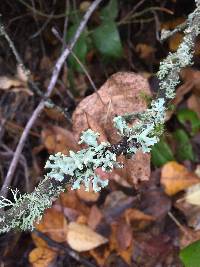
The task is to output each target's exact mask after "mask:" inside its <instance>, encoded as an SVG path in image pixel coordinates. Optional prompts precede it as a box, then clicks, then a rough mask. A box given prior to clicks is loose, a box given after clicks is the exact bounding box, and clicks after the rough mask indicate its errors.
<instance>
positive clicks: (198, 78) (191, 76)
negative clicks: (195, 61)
mask: <svg viewBox="0 0 200 267" xmlns="http://www.w3.org/2000/svg"><path fill="white" fill-rule="evenodd" d="M181 78H182V79H183V81H184V83H185V85H187V86H188V87H192V89H193V92H194V93H195V94H197V95H199V96H200V71H198V70H195V69H192V68H185V69H183V70H182V71H181Z"/></svg>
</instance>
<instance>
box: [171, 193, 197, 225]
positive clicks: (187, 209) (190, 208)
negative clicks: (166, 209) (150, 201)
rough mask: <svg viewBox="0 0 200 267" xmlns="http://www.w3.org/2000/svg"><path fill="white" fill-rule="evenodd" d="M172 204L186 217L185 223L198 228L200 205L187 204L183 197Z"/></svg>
mask: <svg viewBox="0 0 200 267" xmlns="http://www.w3.org/2000/svg"><path fill="white" fill-rule="evenodd" d="M174 206H175V207H176V208H177V209H179V210H180V211H181V212H182V213H183V214H184V215H185V218H186V219H187V225H188V226H189V227H192V228H194V229H195V230H200V207H199V206H196V205H192V204H189V203H188V202H187V201H186V200H185V198H182V199H178V200H177V201H176V203H175V204H174Z"/></svg>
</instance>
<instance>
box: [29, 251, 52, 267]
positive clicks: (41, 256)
mask: <svg viewBox="0 0 200 267" xmlns="http://www.w3.org/2000/svg"><path fill="white" fill-rule="evenodd" d="M56 256H57V253H56V252H55V251H53V250H51V249H48V248H42V247H40V248H35V249H33V250H32V251H31V252H30V254H29V262H30V263H31V264H32V267H49V266H50V264H51V263H52V262H53V261H54V260H55V258H56Z"/></svg>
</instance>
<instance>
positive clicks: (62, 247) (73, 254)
mask: <svg viewBox="0 0 200 267" xmlns="http://www.w3.org/2000/svg"><path fill="white" fill-rule="evenodd" d="M33 233H34V234H35V235H37V236H38V237H40V238H42V239H43V240H44V241H46V242H47V244H48V246H50V247H52V248H57V249H59V250H62V251H64V252H66V253H67V254H68V255H69V256H70V257H71V258H73V259H74V260H76V261H78V262H80V263H81V264H83V265H84V266H86V267H96V265H95V264H93V263H91V262H89V261H88V260H86V259H85V258H83V257H81V256H80V255H79V254H78V253H77V252H75V251H73V250H72V249H70V248H68V247H67V246H65V245H63V244H60V243H58V242H56V241H54V240H53V239H51V238H49V237H48V236H47V235H45V234H43V233H42V232H39V231H37V230H34V232H33Z"/></svg>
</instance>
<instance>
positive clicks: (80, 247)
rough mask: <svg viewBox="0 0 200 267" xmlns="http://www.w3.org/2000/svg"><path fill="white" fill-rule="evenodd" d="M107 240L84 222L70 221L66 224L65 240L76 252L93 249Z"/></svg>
mask: <svg viewBox="0 0 200 267" xmlns="http://www.w3.org/2000/svg"><path fill="white" fill-rule="evenodd" d="M107 241H108V240H107V239H106V238H105V237H103V236H101V235H99V234H97V233H96V232H94V231H93V230H92V229H91V228H90V227H88V226H86V225H84V224H79V223H75V222H71V223H70V224H69V226H68V233H67V242H68V244H69V246H70V247H71V248H72V249H74V250H76V251H78V252H83V251H88V250H91V249H94V248H96V247H99V246H101V245H103V244H105V243H106V242H107Z"/></svg>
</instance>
